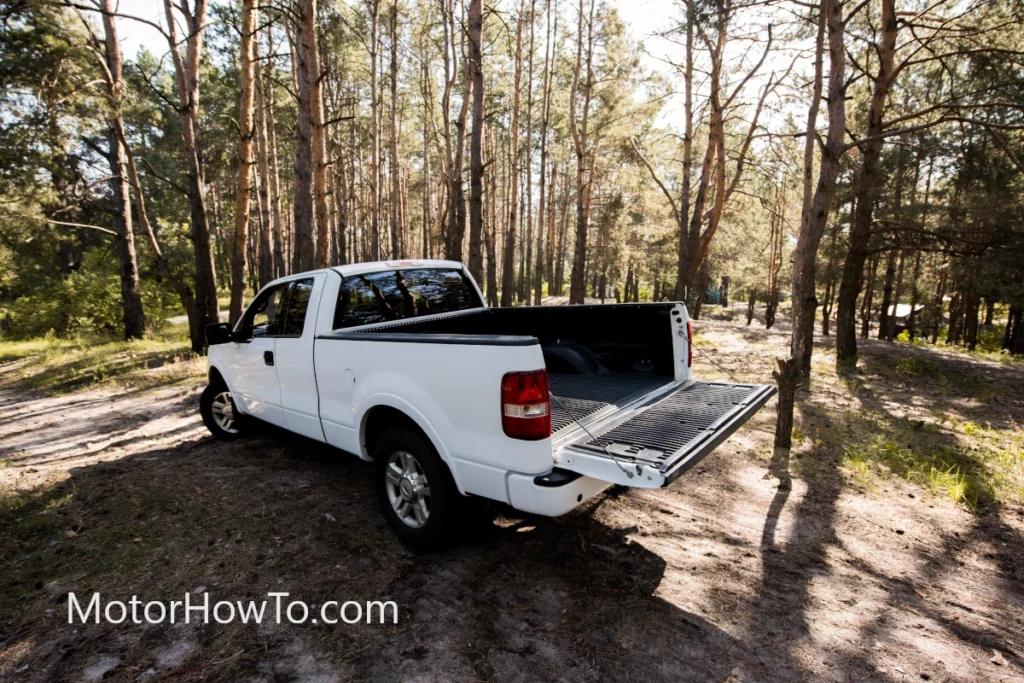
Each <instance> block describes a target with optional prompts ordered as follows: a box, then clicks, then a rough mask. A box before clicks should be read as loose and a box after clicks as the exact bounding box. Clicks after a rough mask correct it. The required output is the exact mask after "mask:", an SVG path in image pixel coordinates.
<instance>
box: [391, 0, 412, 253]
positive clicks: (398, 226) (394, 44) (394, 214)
mask: <svg viewBox="0 0 1024 683" xmlns="http://www.w3.org/2000/svg"><path fill="white" fill-rule="evenodd" d="M389 26H390V32H389V34H390V38H391V69H390V70H391V107H390V108H389V110H388V156H389V157H390V158H389V159H388V170H389V171H390V173H391V200H390V202H389V203H390V204H391V258H394V259H399V258H406V257H407V256H408V254H406V253H405V248H404V242H405V240H404V239H403V238H404V235H403V233H404V232H405V230H404V224H403V221H402V216H401V213H402V180H401V177H400V176H401V173H400V170H401V166H400V162H399V160H398V1H397V0H395V2H394V3H393V4H392V5H391V17H390V22H389Z"/></svg>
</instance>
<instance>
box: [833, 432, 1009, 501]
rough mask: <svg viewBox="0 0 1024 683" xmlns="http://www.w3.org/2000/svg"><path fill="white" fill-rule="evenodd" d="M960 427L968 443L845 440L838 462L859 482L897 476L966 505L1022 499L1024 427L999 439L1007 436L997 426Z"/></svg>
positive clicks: (885, 438) (878, 438)
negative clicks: (841, 456)
mask: <svg viewBox="0 0 1024 683" xmlns="http://www.w3.org/2000/svg"><path fill="white" fill-rule="evenodd" d="M961 427H962V428H963V429H962V432H963V433H964V434H965V435H966V436H968V437H975V438H974V439H972V440H971V441H972V443H968V444H961V445H957V446H950V445H934V444H930V443H928V442H929V441H930V439H928V438H925V437H923V436H922V438H919V439H917V440H915V442H914V444H913V445H911V446H906V445H903V444H902V443H900V442H898V441H896V440H893V439H892V438H891V437H890V436H889V435H879V436H875V437H874V438H872V439H870V440H869V441H867V442H866V443H858V444H850V445H847V446H846V448H845V449H844V452H843V466H844V468H845V469H846V471H847V472H848V474H849V475H850V476H851V477H853V478H854V479H857V480H860V481H861V482H862V483H871V481H872V480H874V479H879V478H880V479H886V478H888V477H890V476H897V477H900V478H902V479H905V480H907V481H910V482H913V483H916V484H920V485H921V486H924V487H925V488H927V489H928V490H929V491H931V492H933V493H935V494H937V495H940V496H944V497H946V498H949V499H950V500H952V501H953V502H954V503H957V504H959V505H964V506H965V507H967V508H969V509H971V510H977V509H978V508H987V507H991V506H993V505H998V504H1001V503H1004V502H1015V501H1020V500H1021V499H1024V432H1022V431H1021V430H1019V429H1018V430H1016V433H1015V434H1014V435H1012V436H1011V437H1009V439H1008V442H1007V443H1001V442H1000V441H999V440H998V438H1003V439H1006V437H1005V435H1004V434H1003V433H1002V432H996V431H994V430H986V429H984V428H982V427H979V426H978V425H975V424H973V423H962V424H961ZM926 431H937V429H936V428H933V429H932V430H926ZM996 435H999V436H998V437H997V436H996Z"/></svg>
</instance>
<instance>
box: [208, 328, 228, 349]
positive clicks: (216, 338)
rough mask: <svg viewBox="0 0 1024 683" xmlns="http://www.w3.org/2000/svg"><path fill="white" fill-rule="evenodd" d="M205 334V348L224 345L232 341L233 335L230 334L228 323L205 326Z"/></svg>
mask: <svg viewBox="0 0 1024 683" xmlns="http://www.w3.org/2000/svg"><path fill="white" fill-rule="evenodd" d="M205 332H206V344H207V346H214V345H216V344H226V343H228V342H229V341H232V336H233V333H232V332H231V325H229V324H228V323H213V324H211V325H207V326H206V328H205Z"/></svg>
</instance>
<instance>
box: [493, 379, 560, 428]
mask: <svg viewBox="0 0 1024 683" xmlns="http://www.w3.org/2000/svg"><path fill="white" fill-rule="evenodd" d="M501 428H502V429H503V430H505V436H510V437H512V438H513V439H525V440H527V441H538V440H540V439H546V438H548V437H549V436H551V402H550V399H549V398H548V371H547V370H533V371H531V372H510V373H508V374H506V375H505V376H504V377H502V378H501Z"/></svg>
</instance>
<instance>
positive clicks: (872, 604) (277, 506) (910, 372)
mask: <svg viewBox="0 0 1024 683" xmlns="http://www.w3.org/2000/svg"><path fill="white" fill-rule="evenodd" d="M787 339H788V335H787V332H786V328H785V325H784V321H783V323H781V324H780V325H779V326H778V328H777V329H772V330H765V329H764V327H763V325H759V324H758V323H755V324H754V325H753V326H751V327H744V326H742V324H741V323H730V322H724V321H723V322H716V321H706V322H705V321H701V322H700V323H699V324H697V340H698V345H699V346H700V348H701V352H700V353H698V354H697V355H696V356H695V358H694V366H695V369H696V371H697V373H698V374H699V375H700V376H701V377H702V378H711V379H721V380H729V378H730V377H733V378H735V379H738V380H741V381H756V382H769V381H771V379H770V378H771V371H772V369H773V367H774V359H775V358H776V357H780V356H783V355H784V354H785V350H786V347H787ZM861 348H862V358H861V363H860V368H861V369H860V371H859V372H858V373H856V374H855V375H853V376H851V377H840V376H837V375H836V373H835V372H834V371H833V370H832V367H831V366H832V361H833V356H832V352H831V344H830V340H829V339H828V338H825V339H823V340H822V339H819V340H818V345H817V346H816V349H815V358H814V370H815V373H816V374H815V378H814V381H813V385H812V391H811V393H810V394H809V395H803V396H801V397H800V398H799V405H798V410H799V413H800V415H799V419H798V426H799V430H798V433H797V439H796V444H795V447H794V449H793V452H792V455H791V458H790V460H789V462H782V461H779V460H773V458H772V448H771V443H772V430H773V426H774V421H775V404H774V400H773V401H772V402H771V403H769V404H768V406H767V407H766V408H765V409H764V410H762V411H761V412H760V413H759V414H758V415H757V416H756V417H755V418H754V419H753V420H752V421H751V422H750V423H749V424H748V425H747V426H746V427H744V428H743V429H741V430H740V431H739V432H737V434H735V435H734V436H733V437H732V438H731V439H730V440H728V441H727V442H726V443H725V444H724V445H723V446H721V447H720V448H719V449H718V450H717V451H716V452H715V453H714V454H713V455H711V456H710V457H708V458H707V459H706V460H704V461H703V462H702V463H701V464H700V465H699V466H698V467H697V468H695V469H694V470H693V471H691V472H690V473H688V474H687V476H685V477H684V478H682V479H681V480H679V481H678V482H676V483H675V484H674V485H673V486H671V487H669V488H666V489H659V490H634V491H618V490H613V491H612V492H610V493H609V494H607V495H604V496H600V497H598V499H596V500H595V501H593V502H591V503H590V504H589V505H586V506H585V507H584V508H583V509H581V510H578V511H576V512H574V513H572V514H570V515H567V516H565V517H563V518H560V519H553V520H552V519H537V518H523V517H522V516H520V515H517V513H515V512H513V511H511V510H509V511H506V514H505V515H503V516H502V517H499V519H498V521H497V523H496V524H495V525H494V526H493V527H492V528H490V529H489V530H487V531H485V532H484V533H483V534H481V535H480V536H478V537H473V538H467V539H464V541H463V542H462V543H461V544H460V545H459V546H458V547H456V548H454V549H452V550H450V551H447V552H444V553H440V554H434V555H420V554H416V553H413V552H411V551H409V550H407V549H405V548H404V547H403V546H401V545H400V544H399V543H398V542H397V541H396V540H395V538H394V536H393V535H392V534H391V533H390V531H389V530H388V528H387V526H386V525H385V523H384V521H383V518H382V517H381V515H380V514H379V512H378V510H377V507H376V503H375V501H374V496H373V491H372V487H371V483H370V476H369V474H370V473H369V468H368V466H367V465H366V464H364V463H362V462H361V461H359V460H357V459H355V458H353V457H351V456H346V455H344V454H342V453H340V452H338V451H334V450H332V449H330V448H327V447H324V446H321V445H318V444H315V443H313V442H310V441H305V440H302V439H300V438H298V437H294V436H288V435H285V434H282V433H280V432H275V431H272V430H266V432H265V433H263V434H261V435H260V436H258V437H255V438H252V439H248V440H243V441H238V442H234V443H221V442H217V441H214V440H213V439H212V438H211V437H210V436H209V435H208V434H207V432H206V431H205V430H204V429H203V427H202V424H201V422H200V420H199V417H198V414H197V403H198V396H199V392H200V389H201V381H202V379H201V374H200V375H199V376H197V374H199V373H201V364H197V363H196V362H195V361H186V363H188V364H189V365H188V368H186V370H187V371H185V372H184V373H183V372H182V371H180V370H176V369H175V366H176V365H178V364H176V363H162V364H154V367H151V368H149V369H147V370H145V371H144V372H145V373H147V380H146V381H144V382H140V383H135V384H124V385H118V384H116V383H114V384H109V383H108V384H103V385H101V386H98V387H87V388H74V387H72V389H73V390H70V389H69V390H67V391H65V392H64V393H60V394H58V393H55V391H54V390H53V387H52V386H50V385H46V386H47V387H48V390H47V391H45V392H40V391H38V390H37V389H33V390H29V389H28V388H25V386H26V385H24V384H23V382H24V381H25V378H26V377H31V376H32V375H33V373H32V371H31V370H30V369H28V368H29V366H30V365H31V363H32V357H31V356H25V357H21V358H17V357H7V359H6V360H3V361H0V386H3V387H4V389H3V390H2V391H0V681H16V680H17V681H38V682H43V681H56V680H101V679H102V680H114V681H136V680H145V681H162V680H175V681H198V680H215V681H216V680H225V681H227V680H230V681H235V680H259V681H303V682H320V681H323V682H327V681H336V680H337V681H341V680H346V681H347V680H419V681H432V680H438V681H455V680H459V681H476V680H495V681H535V680H562V681H581V682H582V681H598V680H609V681H620V680H621V681H626V680H633V681H653V680H663V681H704V680H716V681H725V680H729V681H801V680H804V681H823V680H827V681H862V680H871V681H911V680H917V681H920V680H932V681H1021V680H1024V508H1022V507H1021V502H1022V500H1024V495H1022V482H1024V435H1022V430H1021V425H1022V424H1024V366H1022V365H1020V364H1010V363H999V362H994V361H989V360H985V359H979V358H975V357H970V356H967V355H965V354H960V353H955V352H948V351H943V350H938V349H933V348H921V347H914V346H911V345H908V344H898V345H892V344H886V343H883V342H877V341H869V342H864V343H862V345H861ZM147 367H148V366H147ZM12 378H14V379H17V381H8V380H11V379H12ZM27 386H37V385H34V384H32V385H27ZM69 591H73V592H75V593H76V595H77V596H79V597H80V598H84V599H88V598H89V597H90V596H91V594H92V593H93V592H94V591H98V592H99V593H100V594H101V595H102V596H103V599H104V600H115V599H116V600H122V601H127V600H128V599H129V598H130V597H131V596H132V595H138V596H139V598H140V599H143V600H161V601H164V602H165V603H166V602H168V601H170V600H181V599H182V597H183V595H184V594H185V593H186V592H192V593H193V595H194V596H197V597H198V595H199V594H201V593H208V594H210V595H211V599H212V600H214V601H216V600H231V601H237V600H249V599H265V596H266V594H267V593H268V592H274V591H287V592H289V593H290V594H291V597H290V598H289V599H298V600H303V601H305V602H307V603H314V604H322V603H323V602H324V601H327V600H338V601H339V602H340V601H345V600H356V601H360V602H364V601H366V600H393V601H395V602H396V603H397V604H398V605H399V608H400V609H399V622H398V624H397V625H391V624H388V625H367V624H365V623H363V624H354V625H344V624H338V625H333V626H332V625H326V624H312V623H307V624H305V625H301V626H297V625H292V624H283V625H273V624H264V625H261V626H254V625H242V624H240V623H233V624H229V625H224V626H221V625H216V624H213V625H207V626H200V625H196V624H191V625H186V624H176V625H168V624H162V625H133V624H130V623H124V624H121V625H109V624H100V625H96V624H88V625H82V624H74V625H69V624H68V623H67V622H68V616H67V594H68V592H69ZM115 614H116V611H115Z"/></svg>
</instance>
